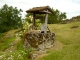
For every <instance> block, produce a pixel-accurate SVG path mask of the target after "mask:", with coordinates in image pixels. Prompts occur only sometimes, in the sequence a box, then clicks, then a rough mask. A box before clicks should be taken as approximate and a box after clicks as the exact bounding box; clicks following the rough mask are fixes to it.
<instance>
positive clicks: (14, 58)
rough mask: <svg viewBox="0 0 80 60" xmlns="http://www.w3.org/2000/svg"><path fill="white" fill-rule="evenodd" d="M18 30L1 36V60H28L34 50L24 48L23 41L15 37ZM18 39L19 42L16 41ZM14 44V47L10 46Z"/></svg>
mask: <svg viewBox="0 0 80 60" xmlns="http://www.w3.org/2000/svg"><path fill="white" fill-rule="evenodd" d="M16 31H17V30H10V31H8V32H6V33H4V34H2V33H1V34H0V60H28V58H27V57H28V54H29V52H31V51H32V50H31V49H30V48H25V49H24V48H23V44H22V40H21V39H20V40H19V39H18V36H17V37H15V34H16V33H15V32H16ZM16 39H18V40H16ZM11 43H14V45H10V44H11Z"/></svg>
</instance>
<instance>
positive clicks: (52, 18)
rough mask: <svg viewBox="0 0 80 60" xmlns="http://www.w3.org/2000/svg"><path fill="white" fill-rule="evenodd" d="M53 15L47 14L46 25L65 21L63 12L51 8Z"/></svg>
mask: <svg viewBox="0 0 80 60" xmlns="http://www.w3.org/2000/svg"><path fill="white" fill-rule="evenodd" d="M52 11H53V13H54V14H53V15H51V14H49V17H48V23H49V24H53V23H61V22H62V20H63V19H66V13H65V12H60V11H59V10H58V9H56V10H54V9H53V8H52Z"/></svg>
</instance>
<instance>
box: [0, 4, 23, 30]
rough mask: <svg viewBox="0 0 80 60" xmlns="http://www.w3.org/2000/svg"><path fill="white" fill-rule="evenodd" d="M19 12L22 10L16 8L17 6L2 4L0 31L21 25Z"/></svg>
mask: <svg viewBox="0 0 80 60" xmlns="http://www.w3.org/2000/svg"><path fill="white" fill-rule="evenodd" d="M21 12H22V10H21V9H19V10H18V9H17V7H12V6H8V5H7V4H5V5H3V6H2V8H0V32H6V31H8V30H10V29H15V28H19V27H21V26H22V20H21Z"/></svg>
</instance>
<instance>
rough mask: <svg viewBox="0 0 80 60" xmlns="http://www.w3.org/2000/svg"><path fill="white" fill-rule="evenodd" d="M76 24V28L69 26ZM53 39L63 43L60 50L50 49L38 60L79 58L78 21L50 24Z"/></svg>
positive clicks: (71, 59)
mask: <svg viewBox="0 0 80 60" xmlns="http://www.w3.org/2000/svg"><path fill="white" fill-rule="evenodd" d="M75 25H78V26H79V27H78V28H71V27H72V26H75ZM49 28H50V30H51V31H52V32H54V33H55V35H56V36H55V40H57V41H60V42H61V43H62V44H63V49H62V50H58V51H56V50H54V49H53V50H52V51H50V52H49V53H47V54H48V55H47V56H44V57H42V58H40V59H39V60H80V22H73V23H69V24H50V25H49Z"/></svg>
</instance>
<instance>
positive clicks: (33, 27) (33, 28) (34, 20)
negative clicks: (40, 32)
mask: <svg viewBox="0 0 80 60" xmlns="http://www.w3.org/2000/svg"><path fill="white" fill-rule="evenodd" d="M34 28H35V13H33V28H32V29H34Z"/></svg>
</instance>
